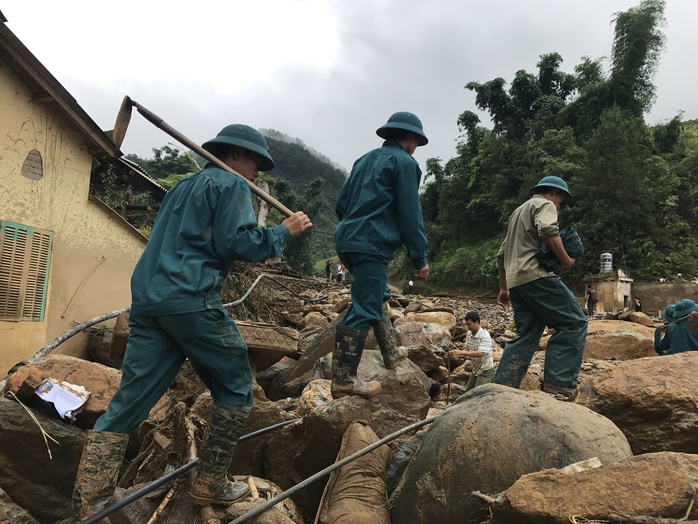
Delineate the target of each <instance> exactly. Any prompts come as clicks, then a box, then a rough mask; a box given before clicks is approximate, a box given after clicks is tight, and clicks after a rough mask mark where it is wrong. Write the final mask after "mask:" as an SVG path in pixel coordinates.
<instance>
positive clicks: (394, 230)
mask: <svg viewBox="0 0 698 524" xmlns="http://www.w3.org/2000/svg"><path fill="white" fill-rule="evenodd" d="M421 177H422V171H421V169H419V164H418V163H417V161H416V160H415V159H414V158H412V156H411V155H410V154H409V153H408V152H407V151H406V150H405V148H404V147H402V145H401V144H399V143H397V142H393V141H386V142H384V143H383V146H382V147H379V148H378V149H374V150H373V151H369V152H368V153H366V154H365V155H363V156H362V157H361V158H359V159H358V160H357V161H356V162H355V163H354V166H353V168H352V170H351V175H349V178H348V179H347V181H346V182H345V183H344V185H343V186H342V189H341V190H340V191H339V196H338V197H337V204H336V212H337V217H339V220H340V222H339V225H338V226H337V230H336V232H335V236H334V240H335V247H336V249H337V253H367V254H373V255H379V256H384V257H386V258H388V259H391V258H392V256H393V251H394V250H395V249H397V248H398V247H400V246H401V245H402V244H405V246H407V254H408V256H409V259H410V261H411V262H412V266H413V267H414V268H415V269H421V268H423V267H424V266H426V265H427V237H426V234H425V232H424V220H423V218H422V207H421V204H420V202H419V182H420V180H421Z"/></svg>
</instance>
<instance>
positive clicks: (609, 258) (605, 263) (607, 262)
mask: <svg viewBox="0 0 698 524" xmlns="http://www.w3.org/2000/svg"><path fill="white" fill-rule="evenodd" d="M612 271H613V255H612V254H611V253H601V273H611V272H612Z"/></svg>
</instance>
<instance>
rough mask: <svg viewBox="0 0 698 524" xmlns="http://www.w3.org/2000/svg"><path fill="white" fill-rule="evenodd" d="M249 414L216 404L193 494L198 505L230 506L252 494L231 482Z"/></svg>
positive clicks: (245, 487)
mask: <svg viewBox="0 0 698 524" xmlns="http://www.w3.org/2000/svg"><path fill="white" fill-rule="evenodd" d="M248 413H249V410H246V409H239V408H228V407H225V406H221V405H220V404H217V403H216V402H214V403H213V408H212V411H211V425H210V428H209V433H208V437H207V438H206V440H205V442H204V443H203V444H202V445H201V451H199V472H198V475H197V477H196V481H195V482H194V484H193V485H192V487H191V489H190V490H189V495H190V496H191V498H192V499H194V503H195V504H197V505H199V506H208V505H211V504H218V505H221V506H230V505H231V504H232V503H233V502H235V501H236V500H238V499H239V498H242V497H244V496H246V495H247V494H248V493H249V492H250V488H249V487H248V486H247V484H245V483H242V482H231V481H230V480H228V468H229V467H230V461H231V460H232V459H233V451H235V445H236V444H237V442H238V439H239V438H240V435H242V430H243V429H244V427H245V421H246V420H247V415H248Z"/></svg>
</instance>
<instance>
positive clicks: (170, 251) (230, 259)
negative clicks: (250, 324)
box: [73, 124, 312, 519]
mask: <svg viewBox="0 0 698 524" xmlns="http://www.w3.org/2000/svg"><path fill="white" fill-rule="evenodd" d="M203 147H204V149H206V150H207V151H209V152H211V153H212V154H213V155H215V156H216V157H217V158H219V159H221V160H222V161H223V162H224V163H225V164H226V165H228V166H230V167H231V168H233V169H235V170H236V171H237V172H238V173H240V174H241V175H243V176H244V177H245V178H246V179H248V180H249V181H254V179H255V178H256V176H257V175H258V172H259V171H260V170H261V171H267V170H270V169H272V168H273V167H274V161H273V159H272V157H271V155H270V154H269V151H268V147H267V143H266V140H265V139H264V137H263V136H262V135H261V133H259V131H257V130H256V129H253V128H251V127H249V126H246V125H242V124H233V125H229V126H227V127H225V128H224V129H223V130H222V131H221V132H220V133H219V134H218V136H216V138H214V139H212V140H209V141H208V142H206V143H205V144H204V145H203ZM311 226H312V224H311V222H310V219H309V218H308V217H307V216H306V215H305V213H303V212H300V211H299V212H297V213H294V214H293V215H292V216H291V217H289V218H287V219H286V220H284V221H283V223H282V224H280V225H278V226H275V227H270V228H266V227H257V220H256V218H255V215H254V212H253V209H252V193H251V191H250V189H249V187H248V185H247V183H246V182H245V181H244V180H242V178H240V177H239V176H237V175H234V174H231V173H229V172H227V171H225V170H222V169H220V168H218V167H215V166H213V165H211V164H208V165H207V166H206V167H205V169H204V170H203V171H200V172H199V173H196V174H194V175H192V176H190V177H187V178H185V179H183V180H182V181H181V182H180V183H179V184H177V186H176V187H175V188H174V189H172V190H171V191H169V192H168V194H167V196H166V197H165V199H164V201H163V203H162V207H161V209H160V212H159V213H158V216H157V218H156V220H155V224H154V226H153V231H152V235H151V237H150V240H149V241H148V244H147V246H146V248H145V250H144V251H143V254H142V255H141V258H140V260H139V261H138V264H137V265H136V268H135V270H134V272H133V277H132V279H131V293H132V303H131V314H130V319H129V325H130V328H131V334H130V336H129V339H128V345H127V349H126V355H125V357H124V362H123V376H122V379H121V384H120V386H119V389H118V391H117V392H116V394H115V395H114V397H113V398H112V400H111V402H110V404H109V407H108V408H107V411H106V412H105V413H104V415H103V416H102V417H100V418H99V420H97V422H96V424H95V426H94V429H93V430H92V431H90V432H88V436H87V443H86V445H85V448H84V451H83V455H82V459H81V460H80V465H79V469H78V474H77V478H76V481H75V488H74V491H73V508H74V513H75V516H76V517H77V518H80V519H82V518H85V517H88V516H90V515H93V514H95V513H97V512H99V511H101V510H102V509H104V507H105V506H106V505H107V504H108V503H109V501H110V500H111V497H112V495H113V492H114V489H115V485H116V477H117V474H118V471H119V466H120V465H121V462H122V460H123V455H124V452H125V449H126V444H127V442H128V437H129V434H130V433H133V432H135V431H136V430H137V428H138V426H139V425H140V423H141V422H143V421H144V420H145V419H146V418H147V417H148V413H149V412H150V410H151V408H152V407H153V406H154V405H155V403H156V402H157V401H158V400H159V399H160V397H161V396H162V395H163V394H164V393H165V391H166V390H167V388H168V387H169V386H170V384H171V382H172V380H173V379H174V377H175V375H176V374H177V372H178V370H179V369H180V367H181V366H182V364H183V363H184V361H185V359H189V361H190V362H191V364H192V366H193V367H194V369H195V370H196V372H197V373H198V374H199V376H200V377H201V379H202V380H203V382H204V383H205V384H206V386H207V387H208V388H209V389H210V391H211V396H212V397H213V409H212V418H211V423H210V428H209V429H210V431H209V433H208V437H207V439H205V441H204V442H203V444H202V447H201V450H200V452H199V466H198V468H199V469H198V476H197V480H196V482H195V483H194V485H193V486H192V489H191V492H190V493H191V495H192V498H193V499H194V501H195V502H196V503H197V504H202V505H207V504H222V505H229V504H231V503H232V502H233V501H234V500H236V499H238V498H240V497H242V496H244V495H246V493H247V491H248V488H247V487H246V486H245V485H243V484H241V483H233V482H231V481H229V480H228V478H227V474H226V473H227V470H228V467H229V465H230V461H231V459H232V454H233V449H234V447H235V444H236V442H237V440H238V438H239V437H240V434H241V433H242V430H243V427H244V425H245V420H246V418H247V414H248V412H249V410H250V408H251V407H252V403H253V400H252V395H251V393H250V389H251V386H252V373H251V371H250V366H249V362H248V359H247V346H246V345H245V341H244V340H243V338H242V336H241V335H240V332H239V331H238V329H237V326H236V325H235V322H234V321H233V320H232V319H231V318H230V316H229V315H228V311H227V310H226V309H225V308H224V307H223V305H222V303H221V299H220V291H221V289H222V287H223V283H224V281H225V278H226V275H227V274H228V272H229V271H230V269H231V267H232V265H233V263H234V262H235V261H236V260H239V261H248V262H254V261H261V260H265V259H267V258H270V257H277V256H279V255H280V254H281V251H282V250H283V248H284V246H285V245H286V244H287V243H288V242H290V240H291V238H292V237H295V236H297V235H299V234H301V233H302V232H303V231H305V230H306V229H308V228H309V227H311Z"/></svg>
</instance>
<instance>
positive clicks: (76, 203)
mask: <svg viewBox="0 0 698 524" xmlns="http://www.w3.org/2000/svg"><path fill="white" fill-rule="evenodd" d="M32 98H33V93H32V92H31V91H30V90H29V89H28V87H27V86H26V85H25V84H24V83H23V82H22V81H21V79H19V77H17V76H16V75H15V74H14V73H13V72H12V71H11V70H10V69H9V68H8V67H7V65H6V64H5V63H3V62H0V115H2V118H0V220H7V221H11V222H16V223H19V224H23V225H26V226H31V227H35V228H41V229H47V230H49V231H52V232H53V233H54V237H53V252H52V256H51V267H50V275H49V289H48V294H47V303H46V315H45V319H44V322H6V321H0V373H1V372H3V371H6V370H7V369H8V368H9V367H10V366H12V365H13V364H15V363H16V362H18V361H20V360H23V359H25V358H28V357H29V356H31V355H33V354H34V353H35V352H36V351H37V350H38V349H40V348H41V347H42V346H43V345H44V344H46V343H47V342H48V341H50V340H53V339H54V338H55V337H56V336H58V335H60V334H61V333H63V332H65V331H67V330H69V329H70V328H72V327H74V326H75V324H76V323H80V322H84V321H85V320H87V319H89V318H92V317H95V316H97V315H100V314H103V313H108V312H110V311H115V310H117V309H121V308H124V307H127V306H128V305H129V304H130V289H129V282H130V277H131V273H132V271H133V268H134V266H135V264H136V262H137V260H138V257H139V256H140V253H141V252H142V250H143V247H144V246H145V243H146V239H145V237H143V236H142V235H140V233H138V232H137V231H136V230H135V229H133V228H132V227H131V226H129V225H128V224H127V223H126V222H125V221H124V220H123V219H121V218H120V217H119V216H118V215H117V214H116V213H113V212H111V211H109V210H108V208H106V207H104V206H102V205H99V203H97V202H94V201H91V200H89V195H88V193H89V181H90V170H91V162H92V155H91V153H90V152H89V151H88V150H87V146H86V145H85V144H84V142H83V141H82V140H81V139H80V138H79V136H78V135H77V134H76V133H75V132H74V131H73V130H71V129H70V128H68V127H66V125H65V124H64V122H63V121H62V120H61V119H59V117H58V116H57V115H56V114H55V113H54V112H52V111H51V109H50V108H49V107H48V106H47V105H46V104H44V103H42V102H35V101H33V100H32ZM33 149H35V150H37V151H39V152H40V154H41V157H42V160H43V178H42V179H41V180H37V181H33V180H29V179H28V178H26V177H24V176H23V175H22V174H21V169H22V164H23V163H24V160H25V159H26V157H27V155H28V154H29V152H30V151H32V150H33ZM113 322H114V321H113V320H112V321H109V323H113ZM85 341H86V337H84V336H82V337H75V338H74V339H70V340H69V341H67V342H65V343H64V345H62V346H61V347H60V349H58V350H56V351H57V352H68V353H79V352H80V351H81V350H82V349H83V348H84V344H85Z"/></svg>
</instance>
